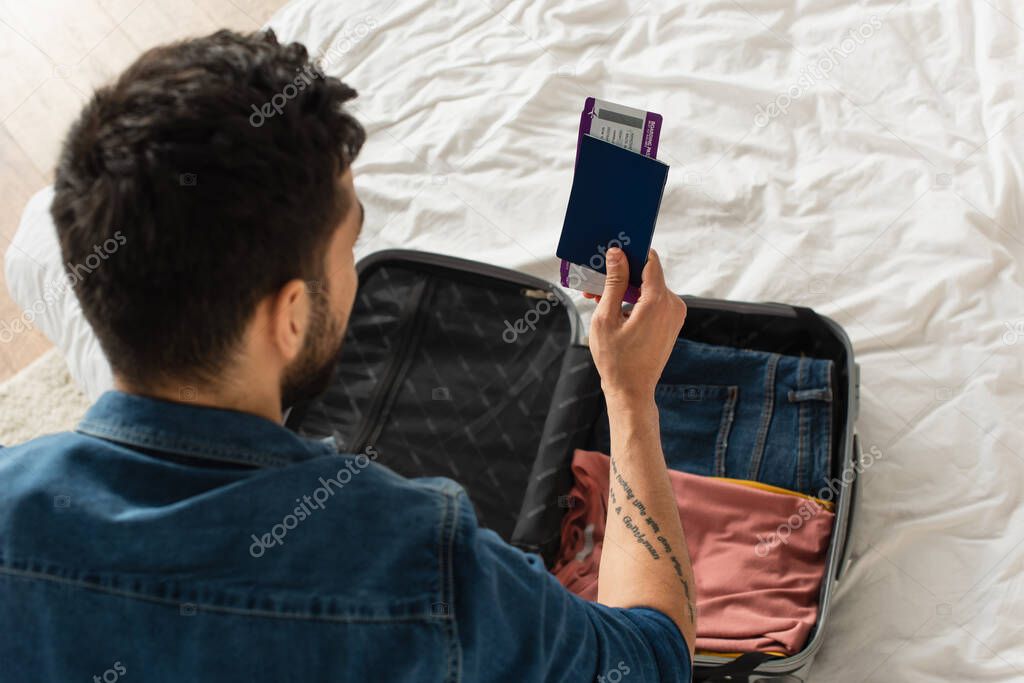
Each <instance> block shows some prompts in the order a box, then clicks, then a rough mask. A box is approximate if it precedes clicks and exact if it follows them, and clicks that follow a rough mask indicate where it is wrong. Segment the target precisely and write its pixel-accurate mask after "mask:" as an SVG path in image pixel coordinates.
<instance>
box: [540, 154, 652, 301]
mask: <svg viewBox="0 0 1024 683" xmlns="http://www.w3.org/2000/svg"><path fill="white" fill-rule="evenodd" d="M667 179H668V166H667V165H666V164H664V163H662V162H660V161H658V160H657V159H652V158H650V157H645V156H643V155H641V154H637V153H636V152H632V151H630V150H628V149H626V148H624V147H619V146H617V145H613V144H612V143H610V142H605V141H604V140H600V139H598V138H595V137H593V136H591V135H584V136H583V138H582V139H581V141H580V149H579V160H578V161H577V163H576V172H575V173H574V175H573V178H572V191H571V192H570V194H569V205H568V206H567V207H566V210H565V221H564V222H563V223H562V235H561V237H560V238H559V240H558V249H557V250H556V251H555V253H556V254H557V255H558V257H559V258H562V259H565V260H566V261H569V262H570V263H575V264H577V265H581V266H586V267H587V268H590V269H592V270H596V271H598V272H600V273H605V274H606V273H607V269H606V268H605V259H604V254H605V252H606V251H607V250H608V248H609V247H620V248H621V249H622V250H623V251H624V252H625V253H626V259H627V260H628V261H629V282H630V284H632V285H635V286H639V285H640V281H641V275H642V273H643V269H644V265H646V263H647V252H648V251H649V250H650V248H651V238H653V237H654V226H655V224H656V223H657V221H658V210H659V209H660V208H661V197H662V195H663V194H664V192H665V181H666V180H667Z"/></svg>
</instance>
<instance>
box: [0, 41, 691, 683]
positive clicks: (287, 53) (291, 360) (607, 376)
mask: <svg viewBox="0 0 1024 683" xmlns="http://www.w3.org/2000/svg"><path fill="white" fill-rule="evenodd" d="M355 96H356V93H355V91H354V90H353V89H352V88H350V87H349V86H347V85H346V84H344V83H343V82H341V81H340V80H338V79H337V78H333V77H328V76H327V75H326V74H325V73H323V71H322V70H321V69H319V68H318V67H317V66H316V64H315V63H311V62H310V60H309V56H308V54H307V52H306V50H305V48H304V47H302V46H301V45H298V44H289V45H281V44H279V43H278V41H277V40H276V38H275V37H274V35H273V33H271V32H266V33H258V34H253V35H239V34H236V33H232V32H228V31H221V32H218V33H216V34H214V35H211V36H208V37H204V38H199V39H193V40H187V41H184V42H179V43H176V44H173V45H168V46H164V47H159V48H156V49H153V50H150V51H149V52H147V53H145V54H144V55H142V56H141V57H140V58H139V59H138V60H137V61H136V62H135V63H134V64H132V65H131V66H130V67H129V68H128V69H127V70H126V71H125V72H124V73H123V74H122V75H121V76H120V78H118V79H117V80H116V81H115V82H114V83H113V84H111V85H109V86H107V87H104V88H101V89H99V90H98V91H97V92H96V93H95V94H94V96H93V97H92V98H91V100H90V101H89V102H88V104H87V105H86V106H85V108H84V110H83V111H82V113H81V115H80V116H79V118H78V119H77V121H76V122H75V123H74V125H73V127H72V129H71V131H70V133H69V134H68V137H67V139H66V141H65V143H64V148H63V152H62V155H61V159H60V163H59V167H58V170H57V176H56V183H55V196H54V200H53V204H52V215H53V218H54V222H55V223H56V226H57V232H58V237H59V241H60V245H61V250H62V255H63V260H64V262H65V263H66V265H67V269H68V271H69V276H73V277H72V281H73V287H74V291H75V294H76V296H77V297H78V300H79V302H80V303H81V307H82V311H83V313H84V314H85V317H86V318H87V319H88V321H89V323H90V324H91V326H92V328H93V330H94V331H95V333H96V335H97V337H98V339H99V341H100V344H101V345H102V347H103V350H104V352H105V354H106V356H107V358H108V359H109V361H110V365H111V369H112V371H113V375H114V379H115V387H116V390H114V391H110V392H108V393H106V394H104V395H103V396H102V397H100V399H99V400H98V401H97V402H96V403H95V404H94V405H93V406H92V407H91V408H90V409H89V411H88V413H87V415H86V417H85V419H84V420H83V421H82V422H81V424H80V425H79V426H78V428H77V429H76V430H75V431H74V432H70V433H64V434H55V435H51V436H46V437H42V438H39V439H35V440H33V441H30V442H28V443H26V444H22V445H19V446H15V447H11V448H7V449H4V450H2V451H0V482H3V495H2V496H0V630H2V631H3V637H2V638H0V662H3V664H2V665H0V670H2V671H3V674H2V678H3V680H5V681H19V682H20V681H32V682H34V683H37V682H40V681H61V682H62V683H63V682H66V681H75V680H82V681H86V680H94V681H100V680H102V681H106V682H107V683H112V682H113V681H117V680H120V679H121V678H125V679H127V680H129V681H131V680H138V681H147V682H149V683H160V682H162V681H168V682H169V681H226V682H229V681H253V680H267V681H286V680H288V681H291V680H295V681H313V680H323V681H327V680H331V681H340V680H345V681H349V680H351V681H441V680H444V681H504V680H510V681H511V680H514V681H542V680H558V681H593V680H607V681H618V680H635V681H641V680H651V681H655V680H657V681H668V680H688V679H689V676H690V657H691V655H692V649H691V647H692V643H693V640H694V630H695V620H696V617H695V614H694V604H693V602H692V595H694V594H695V584H693V577H692V573H691V570H690V563H689V558H688V557H687V554H686V544H685V539H683V536H682V529H681V527H680V525H679V520H678V515H677V514H676V512H675V511H676V507H675V502H674V500H673V499H672V494H671V491H670V489H669V486H668V479H667V475H666V472H665V464H664V458H663V456H662V453H661V446H660V442H659V439H658V425H657V410H656V408H655V405H654V400H653V390H654V384H655V382H656V381H657V378H658V376H659V374H660V372H661V369H662V367H663V366H664V364H665V362H666V360H667V358H668V354H669V351H670V350H671V347H672V343H673V341H674V340H675V338H676V336H677V334H678V332H679V328H680V326H681V325H682V321H683V316H684V314H685V307H684V306H683V304H682V302H681V301H680V300H679V298H678V297H675V296H674V295H672V294H670V293H669V292H668V290H667V289H666V288H665V284H664V279H663V277H662V274H661V270H660V266H659V265H658V259H657V256H656V255H654V254H652V257H651V259H650V263H649V265H648V267H647V269H646V270H645V272H644V288H643V292H642V296H641V300H640V302H639V303H638V304H637V306H636V308H635V309H634V310H633V313H632V314H631V315H630V316H629V318H628V319H627V318H625V317H624V316H623V315H622V311H621V306H620V303H621V300H622V295H623V293H624V291H625V287H626V284H627V280H628V272H627V269H628V266H626V265H625V259H624V258H622V254H621V252H617V251H616V250H611V251H610V252H609V255H608V272H609V277H608V285H607V289H606V290H605V295H604V297H603V299H602V301H601V304H600V306H599V307H598V311H597V313H596V314H595V317H594V323H593V328H592V335H591V337H592V347H593V352H594V358H595V362H596V363H597V366H598V369H599V370H600V371H601V374H602V386H603V389H604V392H605V396H606V399H607V401H608V403H609V408H610V410H609V412H611V413H612V414H613V416H614V417H613V418H612V424H611V434H612V456H613V462H614V463H615V465H616V482H618V483H613V484H612V488H613V491H614V490H615V486H618V485H621V486H622V487H625V488H623V491H624V490H626V488H628V490H629V491H630V492H631V493H632V494H635V495H637V496H640V497H643V498H644V500H645V503H646V511H647V513H648V514H649V515H650V516H651V517H652V518H654V517H658V519H659V520H660V522H659V528H660V533H661V534H663V537H664V539H665V547H668V546H671V547H672V548H674V549H675V551H674V552H675V554H674V555H673V557H672V558H671V559H672V560H673V561H672V562H671V563H670V562H669V558H666V557H661V558H658V557H652V556H651V555H650V554H648V553H645V552H643V548H641V547H640V546H638V545H636V544H635V543H634V542H633V538H632V536H631V535H630V532H629V530H628V529H626V528H624V527H622V525H621V523H617V524H615V527H614V528H612V526H613V522H612V520H611V519H610V520H609V527H610V528H609V531H608V532H607V535H606V539H605V545H604V550H603V557H602V565H601V579H600V581H601V583H600V591H599V599H600V602H596V603H591V602H586V601H584V600H581V599H580V598H577V597H576V596H574V595H572V594H570V593H569V592H567V591H566V590H564V589H563V588H562V586H561V585H560V584H559V583H558V582H557V581H556V580H555V579H554V577H552V576H551V575H550V574H549V573H548V572H547V571H546V570H545V567H544V565H543V562H542V561H541V560H540V558H539V557H537V556H536V555H530V554H526V553H523V552H521V551H520V550H517V549H515V548H513V547H511V546H509V545H507V544H506V543H504V542H503V541H502V540H501V539H499V538H498V537H497V535H495V534H494V533H492V532H490V531H487V530H483V529H481V528H480V527H479V525H478V523H477V520H476V517H475V515H474V513H473V508H472V505H471V504H470V503H469V502H468V500H467V498H466V495H465V492H464V491H463V490H462V489H461V487H459V486H458V485H456V484H455V483H454V482H451V481H448V480H439V479H422V480H417V479H404V478H402V477H399V476H398V475H396V474H394V473H392V472H391V471H390V470H388V469H386V468H384V467H383V466H380V465H378V464H376V463H375V462H373V460H374V459H375V453H374V452H373V451H372V449H370V450H368V451H367V452H366V453H357V454H351V453H339V452H337V450H336V448H335V447H334V446H333V445H332V444H329V443H327V442H322V441H313V440H308V439H303V438H301V437H299V436H297V435H296V434H294V433H293V432H291V431H289V430H287V429H285V428H284V427H283V426H282V415H283V409H284V408H285V407H287V406H290V405H292V404H294V403H295V402H296V401H300V400H302V399H304V398H308V397H311V396H314V395H316V394H318V393H319V392H321V391H322V390H323V389H324V388H325V387H326V384H327V382H328V381H329V379H330V378H331V374H332V368H333V365H334V362H335V359H336V358H337V357H338V354H339V353H340V352H342V349H341V345H342V338H343V335H344V332H345V328H346V324H347V321H348V317H349V315H350V313H351V310H352V306H353V301H354V297H355V293H356V287H357V276H356V270H355V264H354V256H353V247H354V244H355V242H356V240H357V238H358V236H359V232H360V230H361V229H362V225H363V221H364V212H363V207H362V204H361V203H360V202H359V200H358V198H357V194H356V190H355V186H354V184H353V174H352V163H353V161H354V160H355V159H356V157H357V155H358V154H359V151H360V148H361V147H362V145H363V143H364V141H365V138H366V134H365V132H364V130H363V128H362V126H361V125H360V124H359V123H358V122H357V121H356V120H355V119H354V118H353V117H352V116H351V115H350V114H349V113H348V112H347V111H346V109H345V104H346V102H348V101H349V100H351V99H352V98H353V97H355ZM108 244H109V245H111V247H110V249H107V248H106V247H105V246H104V245H108ZM97 249H100V250H102V251H103V253H102V255H100V253H99V251H97ZM96 259H102V263H97V267H95V268H93V267H89V268H88V272H79V271H80V269H79V266H80V264H82V263H86V264H88V263H90V260H96ZM342 489H343V492H342ZM621 495H622V496H623V497H624V496H625V493H621Z"/></svg>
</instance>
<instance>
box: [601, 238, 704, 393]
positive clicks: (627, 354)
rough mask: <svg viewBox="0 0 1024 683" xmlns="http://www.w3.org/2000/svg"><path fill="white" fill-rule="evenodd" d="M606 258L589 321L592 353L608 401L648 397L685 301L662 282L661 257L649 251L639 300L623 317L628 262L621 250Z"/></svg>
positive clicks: (679, 326)
mask: <svg viewBox="0 0 1024 683" xmlns="http://www.w3.org/2000/svg"><path fill="white" fill-rule="evenodd" d="M606 258H607V262H606V263H607V271H608V275H607V277H606V279H605V284H604V294H602V295H601V296H600V297H595V298H597V300H598V305H597V310H596V311H595V312H594V316H593V318H592V319H591V322H590V352H591V353H592V354H593V356H594V363H595V364H596V365H597V370H598V372H599V373H600V374H601V389H602V390H603V391H604V394H605V397H606V398H607V399H609V400H611V401H615V400H616V399H617V398H620V397H621V398H624V399H627V400H628V399H630V398H647V397H650V396H653V394H654V386H655V385H656V384H657V383H658V378H659V377H661V371H662V370H663V369H664V367H665V363H666V362H667V361H668V357H669V355H670V354H671V353H672V346H673V345H674V344H675V341H676V338H677V337H678V336H679V330H680V329H682V327H683V321H684V320H685V319H686V304H685V303H683V300H682V299H680V298H679V297H678V296H676V295H675V294H673V293H672V292H670V291H669V290H668V288H667V287H666V286H665V274H664V272H663V271H662V269H661V260H660V259H659V258H658V253H657V252H656V251H654V250H653V249H651V251H650V255H649V256H648V259H647V266H646V267H645V268H644V274H643V285H642V286H641V288H640V298H639V299H638V300H637V302H636V305H635V306H634V307H633V310H632V312H631V313H630V315H629V316H628V317H626V316H625V315H623V313H622V297H623V295H624V294H625V293H626V288H627V287H628V286H629V262H628V261H627V260H626V255H625V254H624V253H623V252H622V250H621V249H615V248H613V249H609V250H608V252H607V255H606Z"/></svg>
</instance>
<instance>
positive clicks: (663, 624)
mask: <svg viewBox="0 0 1024 683" xmlns="http://www.w3.org/2000/svg"><path fill="white" fill-rule="evenodd" d="M374 457H375V453H374V452H373V451H368V452H367V453H363V454H356V455H344V454H339V453H337V451H336V450H335V448H334V447H333V445H331V444H328V443H326V442H319V441H310V440H306V439H303V438H300V437H298V436H297V435H295V434H293V433H292V432H290V431H288V430H287V429H285V428H283V427H281V426H280V425H278V424H276V423H273V422H271V421H268V420H266V419H263V418H260V417H257V416H254V415H250V414H244V413H238V412H233V411H228V410H217V409H212V408H202V407H197V406H190V405H185V404H178V403H171V402H164V401H158V400H154V399H149V398H143V397H140V396H134V395H129V394H124V393H119V392H110V393H107V394H105V395H104V396H102V397H101V398H100V400H99V401H98V402H97V403H96V404H95V405H94V406H92V408H91V409H90V410H89V412H88V414H87V415H86V417H85V419H84V420H83V421H82V423H81V424H80V425H79V427H78V429H77V430H76V431H75V432H71V433H63V434H55V435H52V436H46V437H42V438H38V439H35V440H33V441H30V442H28V443H25V444H22V445H20V446H14V447H11V448H6V449H3V450H0V487H2V495H0V633H3V636H2V637H0V662H2V664H0V670H2V671H3V673H2V674H0V677H2V678H3V680H4V681H12V682H14V681H17V682H21V681H26V682H28V681H31V682H33V683H39V682H40V681H61V682H62V683H64V682H67V681H104V682H105V683H114V682H115V681H117V680H120V679H121V678H124V679H125V681H126V683H130V681H133V680H135V681H147V683H160V682H162V681H168V682H170V681H176V682H177V681H218V682H220V683H226V682H231V681H254V680H266V681H321V680H322V681H327V680H331V681H343V680H344V681H349V680H350V681H492V680H493V681H499V680H500V681H517V682H523V681H541V680H545V681H546V680H552V681H555V680H557V681H595V680H596V681H606V682H608V683H618V681H627V683H633V682H638V681H685V680H689V678H690V662H689V658H688V653H687V651H686V646H685V643H684V642H683V639H682V637H681V636H680V634H679V631H678V629H677V628H676V626H675V625H674V624H673V623H672V622H671V621H670V620H669V619H668V618H667V617H666V616H665V615H663V614H662V613H660V612H657V611H654V610H650V609H643V608H638V609H613V608H609V607H605V606H602V605H598V604H595V603H589V602H586V601H584V600H581V599H579V598H577V597H576V596H574V595H572V594H570V593H569V592H568V591H566V590H564V589H563V588H562V587H561V585H560V584H559V583H558V582H557V581H556V580H555V579H554V578H553V577H552V576H551V575H550V574H549V573H548V572H547V571H546V570H545V568H544V565H543V562H542V561H541V559H540V558H539V557H537V556H535V555H530V554H526V553H523V552H521V551H519V550H517V549H515V548H513V547H511V546H509V545H507V544H506V543H504V542H503V541H502V540H501V539H499V538H498V537H497V536H496V535H495V534H494V533H492V532H490V531H487V530H484V529H481V528H480V527H479V526H478V525H477V522H476V518H475V515H474V513H473V508H472V505H471V504H470V503H469V501H468V499H467V498H466V495H465V492H464V491H463V490H462V489H461V488H460V487H459V486H458V485H457V484H455V483H453V482H451V481H449V480H445V479H415V480H410V479H404V478H402V477H399V476H398V475H396V474H394V473H393V472H391V471H390V470H388V469H386V468H385V467H383V466H380V465H378V464H376V463H375V462H373V460H374Z"/></svg>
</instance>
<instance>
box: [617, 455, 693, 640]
mask: <svg viewBox="0 0 1024 683" xmlns="http://www.w3.org/2000/svg"><path fill="white" fill-rule="evenodd" d="M611 468H612V475H613V477H612V484H611V486H609V487H608V500H609V501H610V502H611V505H612V509H613V510H614V511H615V515H616V516H617V517H619V519H621V520H622V523H623V524H624V525H625V527H626V529H628V530H629V532H630V533H631V534H632V535H633V539H634V540H635V541H636V542H637V543H638V544H640V545H641V546H643V547H644V549H645V550H647V552H648V553H649V554H650V555H651V557H652V558H653V559H655V560H660V559H662V557H667V558H668V559H669V561H670V562H671V563H672V568H673V569H674V570H675V573H676V578H677V579H678V580H679V583H680V584H681V585H682V587H683V593H684V595H686V611H687V615H688V617H689V619H690V624H691V625H696V623H697V619H696V614H695V612H694V600H693V594H692V592H691V591H690V582H689V581H687V580H686V575H685V573H684V572H683V566H682V564H681V563H680V562H679V559H678V558H677V557H676V556H675V554H674V553H673V551H672V546H671V545H670V544H669V542H668V540H667V539H666V538H665V537H664V536H661V535H657V534H658V532H659V531H661V525H660V524H659V523H658V522H657V521H656V520H655V519H654V518H653V517H651V516H650V515H648V513H647V506H646V505H644V503H643V501H641V500H640V499H639V498H638V497H637V496H636V494H635V493H633V488H632V487H631V486H630V485H629V482H627V481H626V480H625V479H624V478H623V477H622V475H621V474H620V473H619V468H618V467H617V466H616V464H615V458H614V457H613V458H611ZM616 485H618V487H619V489H620V490H621V492H622V494H623V495H624V496H625V498H626V500H627V501H629V503H630V504H631V505H632V506H633V507H634V508H635V509H636V511H637V513H638V514H639V516H640V521H635V520H634V519H633V517H632V516H631V515H629V514H626V515H625V516H623V514H622V505H620V504H619V502H618V500H619V498H618V495H617V494H616V492H615V487H616ZM641 524H646V525H647V526H648V527H650V529H651V531H652V532H653V533H654V534H656V536H655V541H657V543H658V545H659V546H660V550H659V548H657V547H655V545H654V544H652V543H651V541H650V540H648V538H647V534H646V533H645V532H644V530H643V529H642V527H641ZM683 552H684V553H686V549H685V548H684V549H683ZM686 559H687V560H689V559H690V558H689V553H686ZM691 566H692V565H691Z"/></svg>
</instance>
